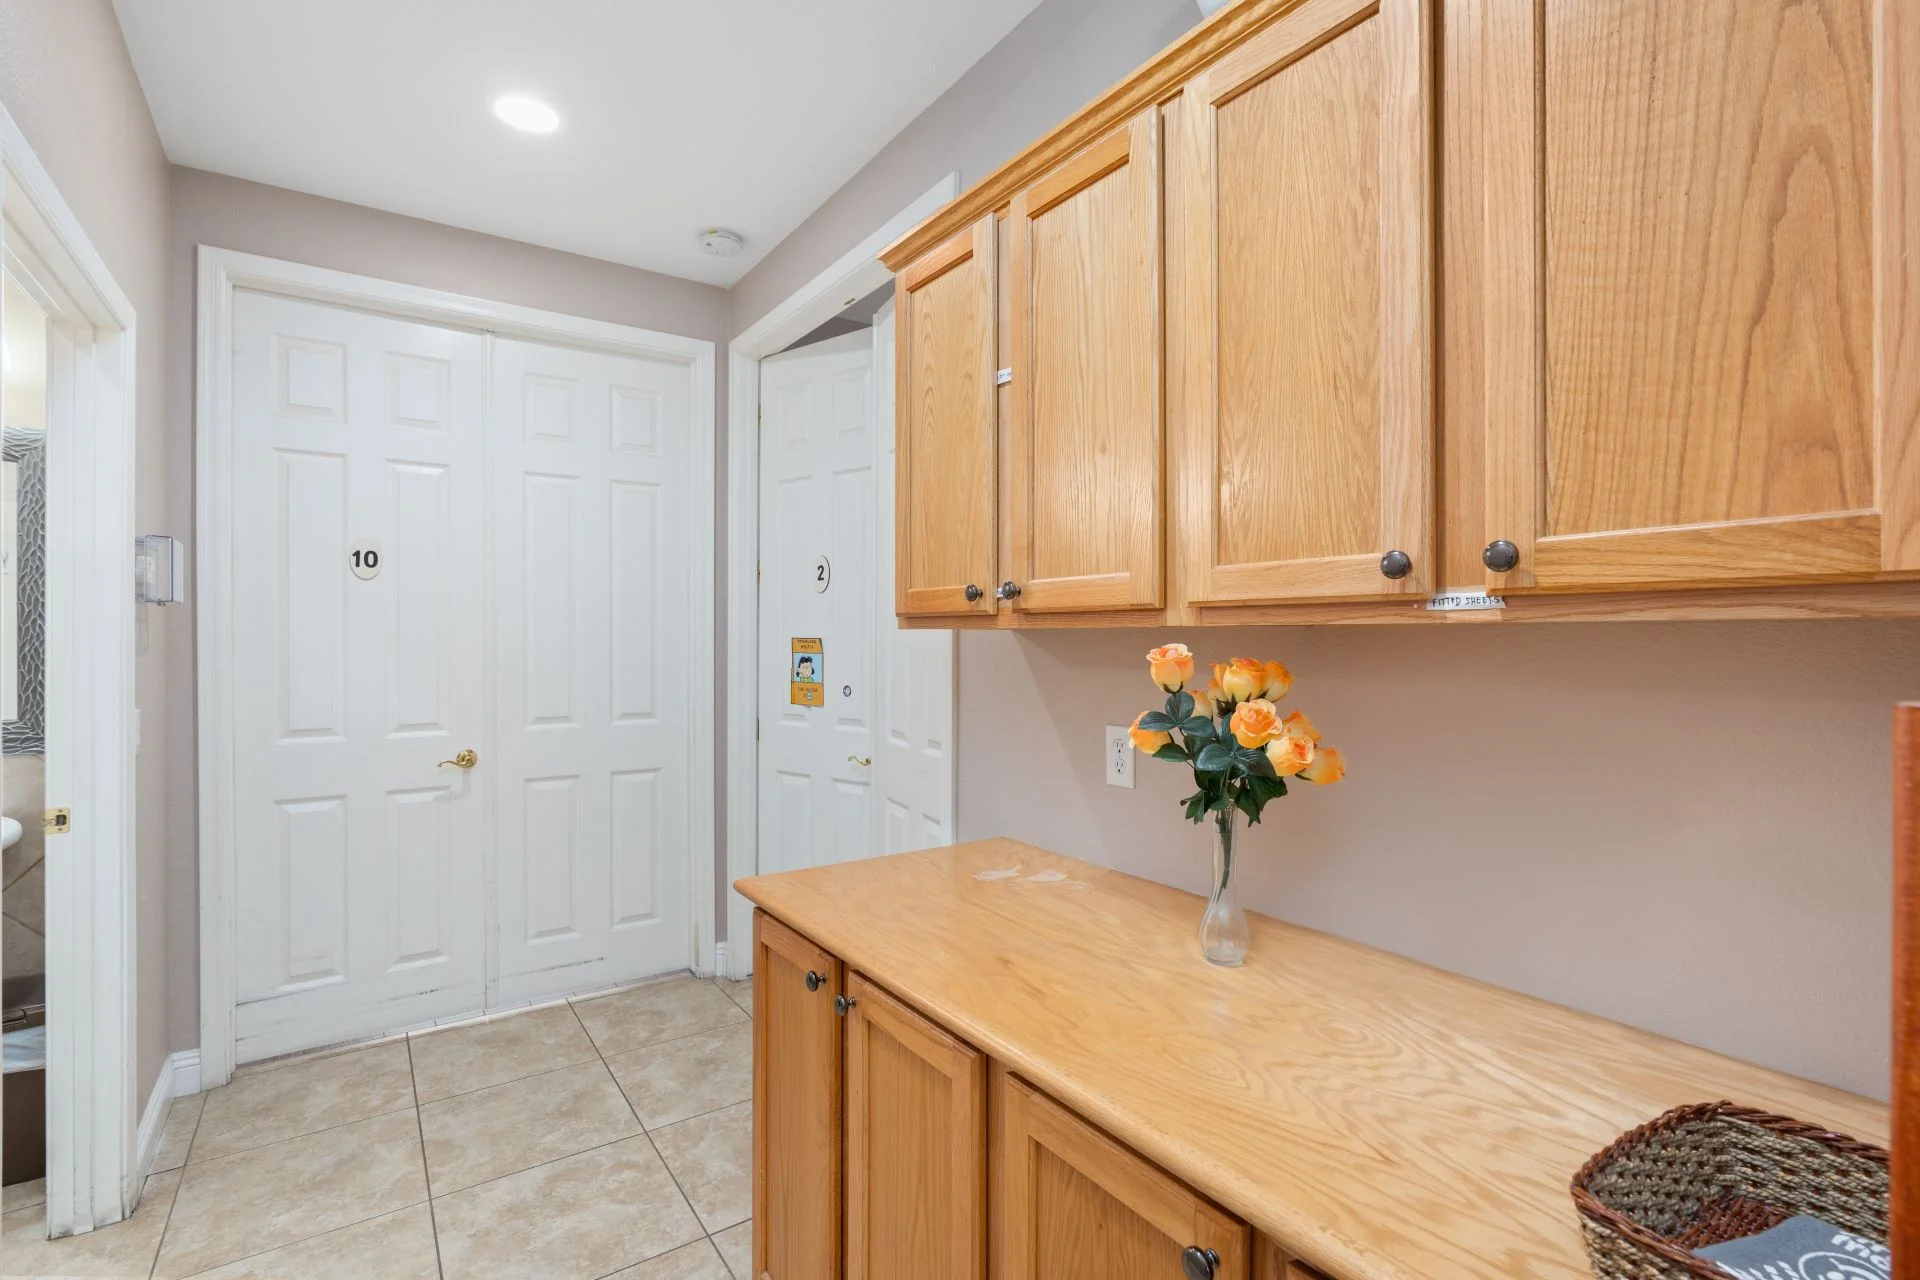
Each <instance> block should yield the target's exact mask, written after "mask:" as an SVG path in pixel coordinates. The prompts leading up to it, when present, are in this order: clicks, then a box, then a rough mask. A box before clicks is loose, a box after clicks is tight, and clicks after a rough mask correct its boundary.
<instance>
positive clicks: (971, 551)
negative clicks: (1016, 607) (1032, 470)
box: [894, 215, 999, 617]
mask: <svg viewBox="0 0 1920 1280" xmlns="http://www.w3.org/2000/svg"><path fill="white" fill-rule="evenodd" d="M995 247H996V236H995V231H994V219H993V217H992V215H988V216H987V217H984V218H982V219H980V220H979V221H978V222H976V223H975V224H974V225H973V226H972V227H970V228H968V229H967V230H966V231H963V232H961V233H960V234H959V235H957V236H955V237H953V238H952V239H951V240H949V241H947V242H946V243H945V244H943V245H941V246H939V247H938V248H936V249H934V250H932V251H931V252H929V253H928V254H927V255H926V256H925V257H923V258H921V259H920V260H919V261H917V262H915V263H914V264H913V265H912V266H909V267H908V268H907V269H906V270H905V271H903V272H901V273H900V274H899V276H898V277H897V278H896V280H895V285H894V296H895V299H896V307H895V312H896V323H897V341H898V343H899V359H898V361H897V364H896V377H897V379H898V390H897V393H896V396H895V399H896V401H897V404H896V416H897V419H898V421H897V423H896V427H895V431H896V441H897V445H898V447H897V451H896V472H895V485H896V503H895V505H896V508H897V518H896V520H895V523H894V538H895V555H894V560H895V570H894V606H895V610H896V612H898V613H900V614H901V615H903V616H935V617H937V616H941V615H954V614H958V615H965V614H990V613H992V612H993V611H994V604H995V595H994V591H993V586H994V584H995V582H996V581H997V580H998V577H997V574H996V565H997V562H998V559H999V554H998V541H999V525H998V520H999V501H998V491H999V475H998V467H999V448H998V441H997V437H998V426H999V424H998V421H997V417H996V413H995V408H996V406H995V395H994V373H995V365H994V354H995V343H996V341H997V337H996V330H997V326H996V324H995V319H996V317H995V283H996V281H995V265H994V263H995V252H994V250H995Z"/></svg>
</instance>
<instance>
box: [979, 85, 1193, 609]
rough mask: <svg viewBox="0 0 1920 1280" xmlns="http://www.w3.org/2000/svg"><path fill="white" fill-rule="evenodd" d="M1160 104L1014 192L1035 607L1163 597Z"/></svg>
mask: <svg viewBox="0 0 1920 1280" xmlns="http://www.w3.org/2000/svg"><path fill="white" fill-rule="evenodd" d="M1160 190H1161V183H1160V112H1159V109H1158V108H1150V109H1149V110H1147V111H1144V112H1142V113H1141V114H1140V115H1138V116H1136V117H1135V118H1134V119H1133V120H1132V121H1131V122H1130V123H1129V124H1128V125H1126V126H1125V127H1124V128H1120V129H1116V130H1114V131H1113V132H1112V133H1110V134H1108V135H1107V136H1106V137H1105V138H1102V139H1101V140H1100V141H1098V142H1096V143H1094V144H1093V145H1092V146H1090V147H1088V148H1087V149H1086V150H1084V151H1082V152H1080V153H1079V154H1077V155H1075V156H1074V157H1073V158H1072V159H1070V160H1068V161H1067V162H1066V163H1064V164H1062V165H1061V166H1060V167H1059V168H1057V169H1055V170H1053V171H1052V172H1050V173H1048V174H1047V175H1045V176H1044V177H1042V178H1040V179H1039V180H1038V181H1036V182H1035V183H1034V184H1033V185H1031V186H1029V187H1027V188H1026V189H1025V190H1023V191H1021V192H1020V193H1019V194H1017V195H1015V196H1014V198H1013V203H1012V206H1011V208H1010V210H1009V212H1008V215H1007V220H1008V223H1009V227H1010V230H1011V238H1012V253H1011V258H1012V264H1011V267H1012V269H1011V273H1010V274H1011V281H1012V290H1013V298H1012V299H1011V305H1010V307H1009V312H1008V314H1009V321H1010V328H1011V329H1012V339H1013V342H1012V349H1013V361H1012V370H1013V383H1012V392H1013V395H1012V406H1013V413H1012V423H1011V432H1010V438H1009V449H1010V452H1011V454H1012V468H1011V492H1010V493H1009V495H1008V504H1007V506H1008V511H1007V518H1008V519H1009V520H1010V521H1011V523H1012V535H1013V536H1012V548H1013V563H1012V565H1011V567H1010V568H1009V570H1008V572H1009V575H1010V578H1011V580H1012V581H1013V582H1014V583H1015V584H1016V585H1017V586H1018V587H1019V588H1020V594H1019V595H1018V596H1016V597H1014V602H1013V603H1014V608H1015V609H1016V610H1018V611H1020V612H1025V613H1043V612H1057V611H1072V610H1088V609H1131V608H1157V607H1159V605H1160V604H1161V602H1162V581H1163V578H1164V575H1163V573H1162V570H1161V561H1162V551H1163V544H1164V538H1165V533H1164V527H1165V515H1164V513H1165V508H1166V501H1165V496H1164V489H1163V482H1162V459H1163V453H1164V441H1163V421H1164V405H1163V403H1162V398H1161V360H1162V357H1161V350H1162V348H1161V231H1160Z"/></svg>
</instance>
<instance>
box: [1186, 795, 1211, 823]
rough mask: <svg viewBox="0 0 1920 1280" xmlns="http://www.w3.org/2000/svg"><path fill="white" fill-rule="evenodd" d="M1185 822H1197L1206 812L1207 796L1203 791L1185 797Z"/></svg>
mask: <svg viewBox="0 0 1920 1280" xmlns="http://www.w3.org/2000/svg"><path fill="white" fill-rule="evenodd" d="M1186 805H1187V821H1188V822H1198V821H1200V819H1201V817H1202V815H1204V814H1205V813H1206V811H1207V795H1206V793H1205V792H1204V791H1202V792H1196V793H1195V794H1193V795H1190V796H1188V797H1187V800H1186Z"/></svg>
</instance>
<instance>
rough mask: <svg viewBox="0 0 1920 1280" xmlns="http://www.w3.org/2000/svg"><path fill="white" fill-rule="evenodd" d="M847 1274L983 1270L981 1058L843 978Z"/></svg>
mask: <svg viewBox="0 0 1920 1280" xmlns="http://www.w3.org/2000/svg"><path fill="white" fill-rule="evenodd" d="M848 992H849V994H850V995H851V996H852V998H853V1005H852V1007H851V1008H850V1009H849V1010H848V1011H847V1179H846V1186H847V1271H846V1277H847V1280H890V1278H892V1277H902V1276H913V1277H915V1278H916V1280H985V1278H986V1274H987V1217H986V1214H987V1063H986V1059H985V1058H983V1057H982V1056H981V1055H980V1054H979V1052H978V1051H976V1050H975V1049H973V1048H971V1047H970V1046H968V1045H966V1044H964V1043H962V1042H961V1041H959V1040H956V1039H954V1038H953V1037H952V1036H950V1035H948V1034H947V1033H946V1032H944V1031H942V1030H941V1029H940V1028H939V1027H937V1026H935V1025H934V1024H933V1023H931V1022H928V1021H927V1020H926V1019H925V1018H922V1017H921V1016H920V1015H919V1014H917V1013H914V1012H913V1011H912V1010H911V1009H908V1008H907V1007H906V1006H905V1005H903V1004H901V1003H900V1002H899V1001H897V1000H895V999H893V998H892V997H891V996H889V995H887V994H886V992H884V991H882V990H880V988H878V987H876V986H874V985H873V984H872V983H871V982H868V981H867V980H866V979H865V978H863V977H861V976H860V975H859V974H854V975H853V976H852V977H851V978H850V979H849V981H848Z"/></svg>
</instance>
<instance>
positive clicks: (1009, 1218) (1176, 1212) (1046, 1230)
mask: <svg viewBox="0 0 1920 1280" xmlns="http://www.w3.org/2000/svg"><path fill="white" fill-rule="evenodd" d="M996 1088H997V1094H996V1098H995V1102H996V1112H997V1115H998V1124H999V1126H1000V1144H1001V1145H1000V1159H999V1162H998V1168H997V1171H996V1181H995V1187H994V1191H995V1196H994V1222H995V1227H996V1230H997V1232H998V1235H997V1241H998V1244H997V1250H998V1255H999V1269H998V1273H997V1274H998V1275H999V1276H1000V1278H1001V1280H1166V1278H1167V1277H1169V1276H1180V1275H1183V1274H1184V1272H1183V1270H1182V1265H1181V1255H1182V1253H1183V1252H1184V1251H1185V1250H1187V1249H1189V1248H1195V1249H1201V1250H1209V1249H1210V1250H1212V1251H1213V1254H1214V1256H1215V1259H1216V1262H1215V1264H1214V1270H1213V1275H1214V1278H1215V1280H1248V1276H1249V1263H1250V1255H1251V1253H1252V1248H1253V1241H1252V1233H1251V1232H1250V1231H1249V1230H1248V1228H1247V1226H1246V1224H1245V1223H1243V1222H1241V1221H1239V1220H1238V1219H1236V1218H1234V1217H1232V1216H1231V1215H1229V1214H1227V1213H1225V1212H1224V1211H1222V1210H1221V1209H1220V1208H1218V1207H1217V1206H1215V1205H1214V1204H1213V1203H1212V1202H1211V1201H1209V1200H1207V1199H1206V1198H1205V1197H1203V1196H1201V1195H1199V1194H1198V1193H1197V1192H1195V1191H1193V1190H1192V1189H1191V1188H1189V1187H1188V1186H1186V1185H1185V1184H1184V1183H1182V1182H1180V1181H1178V1180H1177V1179H1175V1178H1172V1177H1170V1176H1168V1175H1167V1174H1166V1173H1165V1172H1163V1171H1162V1170H1160V1169H1159V1168H1157V1167H1156V1166H1154V1165H1152V1164H1150V1163H1148V1162H1147V1161H1145V1160H1143V1159H1141V1158H1140V1157H1139V1156H1137V1155H1135V1154H1134V1153H1133V1152H1131V1151H1129V1150H1127V1149H1126V1148H1125V1147H1123V1146H1121V1145H1120V1144H1119V1143H1117V1142H1115V1141H1114V1140H1113V1139H1112V1138H1109V1137H1107V1135H1105V1134H1104V1133H1101V1132H1100V1131H1099V1130H1098V1129H1096V1128H1094V1127H1093V1126H1092V1125H1090V1124H1088V1123H1087V1122H1086V1121H1085V1120H1082V1119H1081V1118H1080V1117H1079V1116H1076V1115H1074V1114H1073V1113H1072V1112H1071V1111H1068V1110H1067V1109H1066V1108H1065V1107H1062V1106H1061V1105H1060V1104H1059V1103H1057V1102H1055V1101H1053V1100H1052V1099H1051V1098H1049V1097H1047V1096H1046V1095H1045V1094H1043V1093H1041V1092H1039V1091H1038V1090H1037V1089H1035V1088H1033V1087H1032V1086H1031V1085H1029V1084H1027V1083H1026V1082H1025V1081H1023V1080H1020V1079H1017V1078H1015V1077H1013V1076H1003V1077H1000V1078H999V1081H998V1082H997V1084H996Z"/></svg>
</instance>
